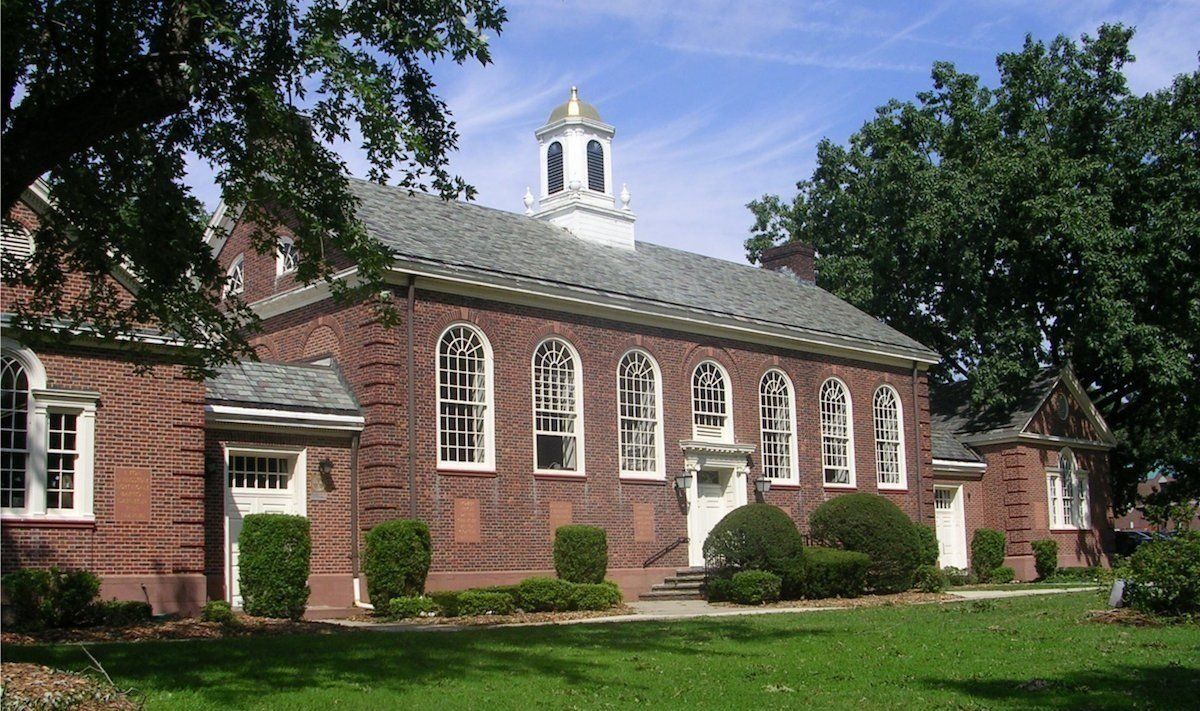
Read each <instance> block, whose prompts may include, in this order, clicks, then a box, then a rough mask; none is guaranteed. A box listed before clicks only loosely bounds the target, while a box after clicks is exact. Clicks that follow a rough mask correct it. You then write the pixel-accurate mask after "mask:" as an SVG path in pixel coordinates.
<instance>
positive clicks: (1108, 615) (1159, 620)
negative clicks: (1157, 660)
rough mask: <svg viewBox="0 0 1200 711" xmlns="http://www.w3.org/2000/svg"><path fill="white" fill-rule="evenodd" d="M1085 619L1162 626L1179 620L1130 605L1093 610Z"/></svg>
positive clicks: (1097, 622)
mask: <svg viewBox="0 0 1200 711" xmlns="http://www.w3.org/2000/svg"><path fill="white" fill-rule="evenodd" d="M1083 621H1084V622H1087V623H1090V624H1099V625H1125V626H1127V627H1162V626H1163V625H1167V624H1172V623H1175V622H1177V621H1176V620H1172V619H1171V618H1167V617H1156V616H1154V615H1147V614H1146V613H1144V612H1138V611H1137V610H1133V609H1130V608H1128V607H1122V608H1119V609H1116V610H1092V611H1090V612H1088V613H1087V616H1086V617H1084V618H1083Z"/></svg>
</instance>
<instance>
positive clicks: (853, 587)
mask: <svg viewBox="0 0 1200 711" xmlns="http://www.w3.org/2000/svg"><path fill="white" fill-rule="evenodd" d="M870 569H871V558H870V556H868V555H867V554H865V553H855V552H853V551H843V550H839V549H837V548H820V547H817V546H810V547H808V548H806V549H804V555H803V557H802V558H801V559H800V565H799V567H798V568H793V569H792V570H791V571H789V577H788V578H785V579H784V589H785V592H786V593H787V597H788V599H792V598H806V599H809V600H820V599H823V598H829V597H859V596H860V595H862V594H863V590H864V589H865V588H866V584H867V575H868V573H869V571H870Z"/></svg>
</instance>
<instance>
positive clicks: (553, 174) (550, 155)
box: [546, 141, 563, 194]
mask: <svg viewBox="0 0 1200 711" xmlns="http://www.w3.org/2000/svg"><path fill="white" fill-rule="evenodd" d="M562 189H563V147H562V144H561V143H559V142H558V141H555V142H554V143H551V144H550V147H549V148H547V149H546V192H547V193H549V194H554V193H558V192H562Z"/></svg>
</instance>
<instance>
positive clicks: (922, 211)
mask: <svg viewBox="0 0 1200 711" xmlns="http://www.w3.org/2000/svg"><path fill="white" fill-rule="evenodd" d="M1132 35H1133V31H1132V30H1130V29H1127V28H1124V27H1121V26H1104V27H1101V28H1100V31H1099V32H1098V34H1097V36H1095V37H1088V36H1084V37H1083V40H1082V42H1080V43H1076V42H1074V41H1072V40H1070V39H1069V38H1066V37H1061V36H1060V37H1058V38H1057V39H1055V40H1054V41H1053V42H1051V43H1050V44H1049V45H1047V44H1045V43H1042V42H1039V41H1035V40H1033V39H1032V38H1027V39H1026V42H1025V46H1024V47H1023V48H1022V50H1021V51H1020V52H1014V53H1007V54H1002V55H1000V56H999V57H998V58H997V66H998V68H999V74H1000V82H999V85H998V86H997V87H996V88H988V87H985V86H983V84H982V83H981V81H980V79H979V77H977V76H974V75H970V74H965V73H962V72H959V71H957V70H956V69H955V68H954V66H953V65H951V64H948V63H938V64H936V65H935V66H934V68H933V88H932V89H931V90H930V91H927V92H923V93H921V94H919V95H918V96H917V98H916V101H892V102H890V103H888V104H887V105H886V106H883V107H881V108H879V109H878V110H877V112H876V116H875V117H874V118H873V119H871V120H870V121H868V122H867V123H866V124H865V125H864V126H863V127H862V128H861V129H860V130H859V131H858V132H857V133H855V134H854V135H853V136H851V138H850V141H849V144H848V145H846V146H841V145H837V144H835V143H832V142H830V141H828V140H825V141H822V142H821V144H820V145H819V146H818V149H817V167H816V169H815V171H814V172H813V175H812V177H811V178H809V179H807V180H804V181H801V182H800V183H798V185H797V187H798V189H799V193H798V194H797V196H796V197H795V199H794V200H791V201H786V200H784V199H782V198H780V197H778V196H766V197H764V198H763V199H761V200H758V201H755V202H752V203H751V204H750V205H749V207H750V209H751V210H752V211H753V212H754V214H755V217H756V224H755V225H754V227H753V229H752V234H751V237H750V238H749V239H748V240H747V242H746V247H747V252H748V255H749V258H750V260H751V261H756V260H757V259H758V256H759V254H760V253H761V251H762V250H763V249H765V248H766V247H768V246H770V245H772V244H775V243H778V242H781V241H787V240H801V241H804V242H808V243H810V244H813V245H814V246H815V247H816V250H817V253H818V256H817V270H818V277H817V281H818V283H819V284H820V285H821V286H822V287H824V288H826V289H828V290H830V291H832V292H833V293H835V294H837V295H839V296H841V297H843V298H845V299H848V300H849V301H850V302H852V303H854V304H855V305H857V306H859V307H860V308H862V309H864V310H865V311H867V312H869V313H872V314H874V315H876V316H878V317H880V318H882V319H883V320H885V321H886V322H888V323H889V324H891V325H893V326H895V327H897V328H898V329H900V330H901V331H904V332H906V333H908V334H909V335H911V336H913V337H915V338H917V339H918V340H921V341H922V342H924V343H926V344H927V345H929V346H931V347H933V348H935V349H936V350H938V351H939V352H940V353H941V354H942V355H943V356H944V358H945V360H944V363H943V365H942V366H940V367H939V368H937V369H935V371H934V372H933V377H934V378H938V379H943V380H945V379H949V378H952V377H955V376H967V375H969V376H970V377H971V379H972V382H973V383H974V386H973V389H974V392H973V396H974V398H975V401H976V403H977V404H980V405H983V404H985V403H988V402H998V401H1003V400H1005V399H1007V398H1009V397H1012V396H1013V395H1014V394H1015V393H1017V392H1019V391H1020V388H1021V387H1022V385H1024V384H1025V383H1027V382H1028V381H1029V379H1030V378H1031V377H1032V376H1033V375H1034V374H1035V372H1036V371H1037V369H1039V368H1040V367H1042V366H1045V365H1056V366H1057V365H1063V364H1065V363H1067V362H1070V363H1071V364H1072V365H1073V367H1074V369H1075V371H1076V373H1077V374H1078V375H1079V377H1080V379H1081V380H1082V381H1083V382H1084V383H1085V384H1086V385H1088V386H1090V387H1091V388H1093V389H1094V390H1095V396H1096V398H1097V405H1098V406H1099V408H1100V409H1101V411H1102V413H1103V414H1104V416H1105V418H1106V419H1107V421H1108V422H1109V424H1110V425H1111V426H1112V427H1113V429H1114V432H1115V433H1116V434H1117V436H1118V438H1119V440H1120V446H1119V448H1118V450H1117V452H1116V456H1115V460H1116V461H1115V464H1116V472H1115V475H1116V482H1117V484H1118V486H1116V487H1115V489H1116V491H1117V494H1118V497H1117V498H1118V500H1119V501H1120V502H1121V503H1122V504H1127V503H1128V502H1129V501H1130V497H1131V496H1132V493H1133V486H1134V485H1135V484H1136V482H1137V481H1138V480H1139V479H1140V478H1141V477H1142V476H1143V475H1144V474H1145V473H1147V472H1149V471H1157V470H1162V471H1168V472H1170V473H1173V474H1174V475H1175V476H1176V477H1177V478H1178V479H1179V480H1180V482H1184V483H1186V482H1190V483H1191V488H1192V490H1193V491H1194V490H1195V489H1196V488H1198V487H1200V473H1198V469H1200V427H1198V426H1197V423H1198V422H1200V364H1198V363H1197V353H1198V352H1200V71H1198V72H1193V73H1191V74H1186V75H1181V76H1179V77H1177V78H1176V79H1175V81H1174V83H1173V84H1172V86H1171V87H1169V88H1166V89H1163V90H1161V91H1158V92H1156V93H1153V94H1149V95H1146V96H1136V95H1133V94H1132V93H1131V92H1130V91H1129V89H1128V87H1127V84H1126V80H1125V76H1124V74H1123V73H1122V67H1123V66H1124V65H1125V64H1126V63H1128V62H1131V61H1133V60H1134V57H1133V55H1132V54H1131V53H1130V50H1129V41H1130V38H1131V37H1132Z"/></svg>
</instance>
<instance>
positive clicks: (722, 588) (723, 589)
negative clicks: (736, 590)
mask: <svg viewBox="0 0 1200 711" xmlns="http://www.w3.org/2000/svg"><path fill="white" fill-rule="evenodd" d="M704 596H705V597H706V598H708V601H709V602H726V601H728V600H731V599H733V597H732V596H733V579H732V578H731V577H729V576H724V577H714V578H709V579H708V580H707V581H705V583H704Z"/></svg>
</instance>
